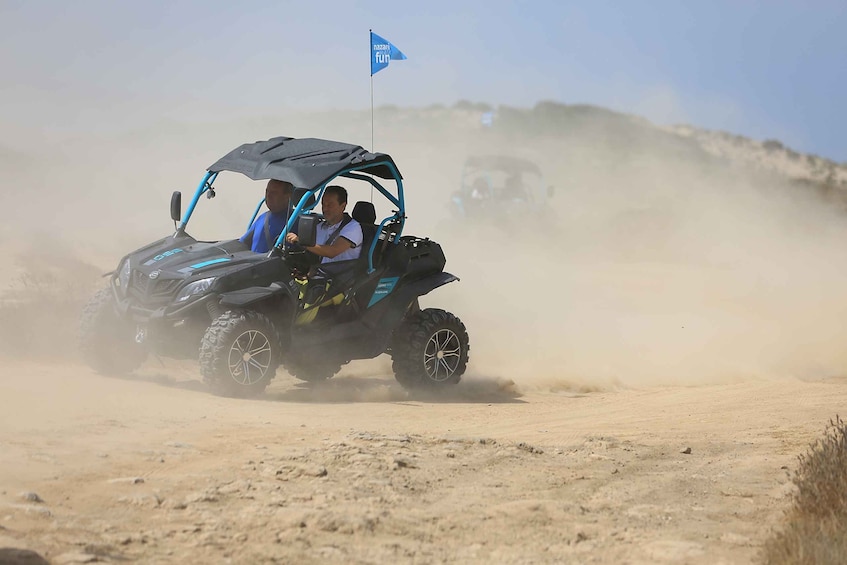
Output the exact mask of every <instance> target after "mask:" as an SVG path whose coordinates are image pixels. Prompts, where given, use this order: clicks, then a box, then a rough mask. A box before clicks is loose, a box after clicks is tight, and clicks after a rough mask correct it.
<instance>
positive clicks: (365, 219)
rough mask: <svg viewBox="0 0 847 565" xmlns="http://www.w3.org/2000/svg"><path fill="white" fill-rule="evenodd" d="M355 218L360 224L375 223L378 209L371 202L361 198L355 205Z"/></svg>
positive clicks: (353, 214)
mask: <svg viewBox="0 0 847 565" xmlns="http://www.w3.org/2000/svg"><path fill="white" fill-rule="evenodd" d="M351 216H353V219H354V220H356V221H357V222H359V223H360V224H373V223H375V222H376V210H375V209H374V205H373V204H371V203H370V202H366V201H364V200H360V201H359V202H356V205H355V206H353V213H352V214H351Z"/></svg>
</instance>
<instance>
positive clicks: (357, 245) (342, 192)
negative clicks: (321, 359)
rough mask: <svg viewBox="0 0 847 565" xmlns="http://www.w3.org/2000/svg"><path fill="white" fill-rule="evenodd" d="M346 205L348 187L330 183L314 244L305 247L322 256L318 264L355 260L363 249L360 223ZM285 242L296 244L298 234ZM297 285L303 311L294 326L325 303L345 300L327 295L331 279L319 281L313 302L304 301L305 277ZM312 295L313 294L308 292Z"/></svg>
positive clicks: (292, 235) (310, 317)
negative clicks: (347, 211)
mask: <svg viewBox="0 0 847 565" xmlns="http://www.w3.org/2000/svg"><path fill="white" fill-rule="evenodd" d="M346 208H347V190H346V189H345V188H344V187H342V186H337V185H331V186H328V187H326V190H324V195H323V198H321V210H322V211H323V215H324V221H322V222H321V223H319V224H318V226H317V237H316V238H315V241H316V244H315V245H312V246H309V247H305V249H306V250H307V251H310V252H312V253H314V254H315V255H318V256H319V257H321V264H327V263H334V262H336V261H347V260H352V259H358V257H359V254H360V253H361V251H362V249H361V246H362V239H363V234H362V226H361V225H360V224H359V222H357V221H356V220H354V219H353V218H351V217H350V215H349V214H347V213H345V212H344V210H345V209H346ZM285 240H286V241H287V242H288V243H292V244H293V243H297V241H298V237H297V234H295V233H289V234H288V235H286V236H285ZM295 280H296V281H297V283H298V284H300V299H301V301H302V302H303V312H301V313H300V314H299V315H298V316H297V320H296V321H295V323H296V324H297V325H303V324H308V323H309V322H311V321H312V320H314V319H315V317H316V316H317V315H318V309H319V308H321V307H324V306H331V305H338V304H341V302H342V301H343V299H344V294H343V293H338V294H336V295H335V296H332V297H329V298H327V297H326V291H327V290H329V287H330V284H331V283H330V282H329V281H327V282H325V283H324V282H320V285H321V287H320V291H319V294H318V297H317V298H316V299H315V301H314V303H311V304H310V303H306V298H305V297H306V290H307V287H308V285H309V281H308V279H306V278H305V277H304V278H300V279H295ZM309 294H310V296H312V293H311V292H310V293H309Z"/></svg>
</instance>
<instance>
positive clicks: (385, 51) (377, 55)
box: [371, 32, 406, 76]
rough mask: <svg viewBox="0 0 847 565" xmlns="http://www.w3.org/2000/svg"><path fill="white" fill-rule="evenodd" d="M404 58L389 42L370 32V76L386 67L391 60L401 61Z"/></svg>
mask: <svg viewBox="0 0 847 565" xmlns="http://www.w3.org/2000/svg"><path fill="white" fill-rule="evenodd" d="M405 58H406V56H405V55H403V52H402V51H400V50H399V49H397V48H396V47H394V46H393V45H392V44H391V42H390V41H386V40H385V39H383V38H381V37H380V36H378V35H377V34H375V33H374V32H371V76H374V75H375V74H376V73H378V72H379V71H381V70H382V69H384V68H385V67H387V66H388V62H389V61H391V60H392V59H394V60H395V61H402V60H403V59H405Z"/></svg>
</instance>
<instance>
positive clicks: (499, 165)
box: [465, 155, 541, 175]
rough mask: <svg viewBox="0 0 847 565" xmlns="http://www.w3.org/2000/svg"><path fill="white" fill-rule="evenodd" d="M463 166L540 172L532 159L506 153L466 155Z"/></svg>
mask: <svg viewBox="0 0 847 565" xmlns="http://www.w3.org/2000/svg"><path fill="white" fill-rule="evenodd" d="M465 167H467V168H468V169H487V170H492V171H505V172H507V173H535V174H537V175H540V174H541V169H539V168H538V165H536V164H535V163H533V162H532V161H527V160H526V159H521V158H520V157H511V156H506V155H477V156H473V157H468V159H467V161H465Z"/></svg>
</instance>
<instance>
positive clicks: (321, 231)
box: [316, 219, 363, 263]
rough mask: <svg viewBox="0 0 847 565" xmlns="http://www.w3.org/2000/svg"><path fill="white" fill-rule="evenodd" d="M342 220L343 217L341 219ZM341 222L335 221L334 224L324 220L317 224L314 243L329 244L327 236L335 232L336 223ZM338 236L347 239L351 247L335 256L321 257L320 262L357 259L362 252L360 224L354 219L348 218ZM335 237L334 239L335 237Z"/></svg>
mask: <svg viewBox="0 0 847 565" xmlns="http://www.w3.org/2000/svg"><path fill="white" fill-rule="evenodd" d="M341 221H342V222H343V221H344V220H343V219H342V220H341ZM340 223H341V222H336V223H334V224H332V225H331V226H330V225H327V223H326V222H321V223H319V224H318V233H317V238H316V243H317V244H318V245H331V244H332V242H331V241H329V237H330V236H331V235H332V234H334V233H335V231H336V230H337V229H338V224H340ZM338 237H343V238H344V239H346V240H347V241H349V242H350V243H352V244H353V247H351V248H350V249H348V250H347V251H344V252H343V253H339V254H338V255H336V256H335V257H332V258H329V257H324V258H323V259H321V263H334V262H336V261H348V260H350V259H358V257H359V255H360V254H361V252H362V239H363V235H362V226H361V225H359V222H357V221H356V220H350V222H349V223H348V224H347V225H346V226H344V227H343V228H342V229H341V232H339V234H338V236H337V238H338ZM337 238H336V239H337Z"/></svg>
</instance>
